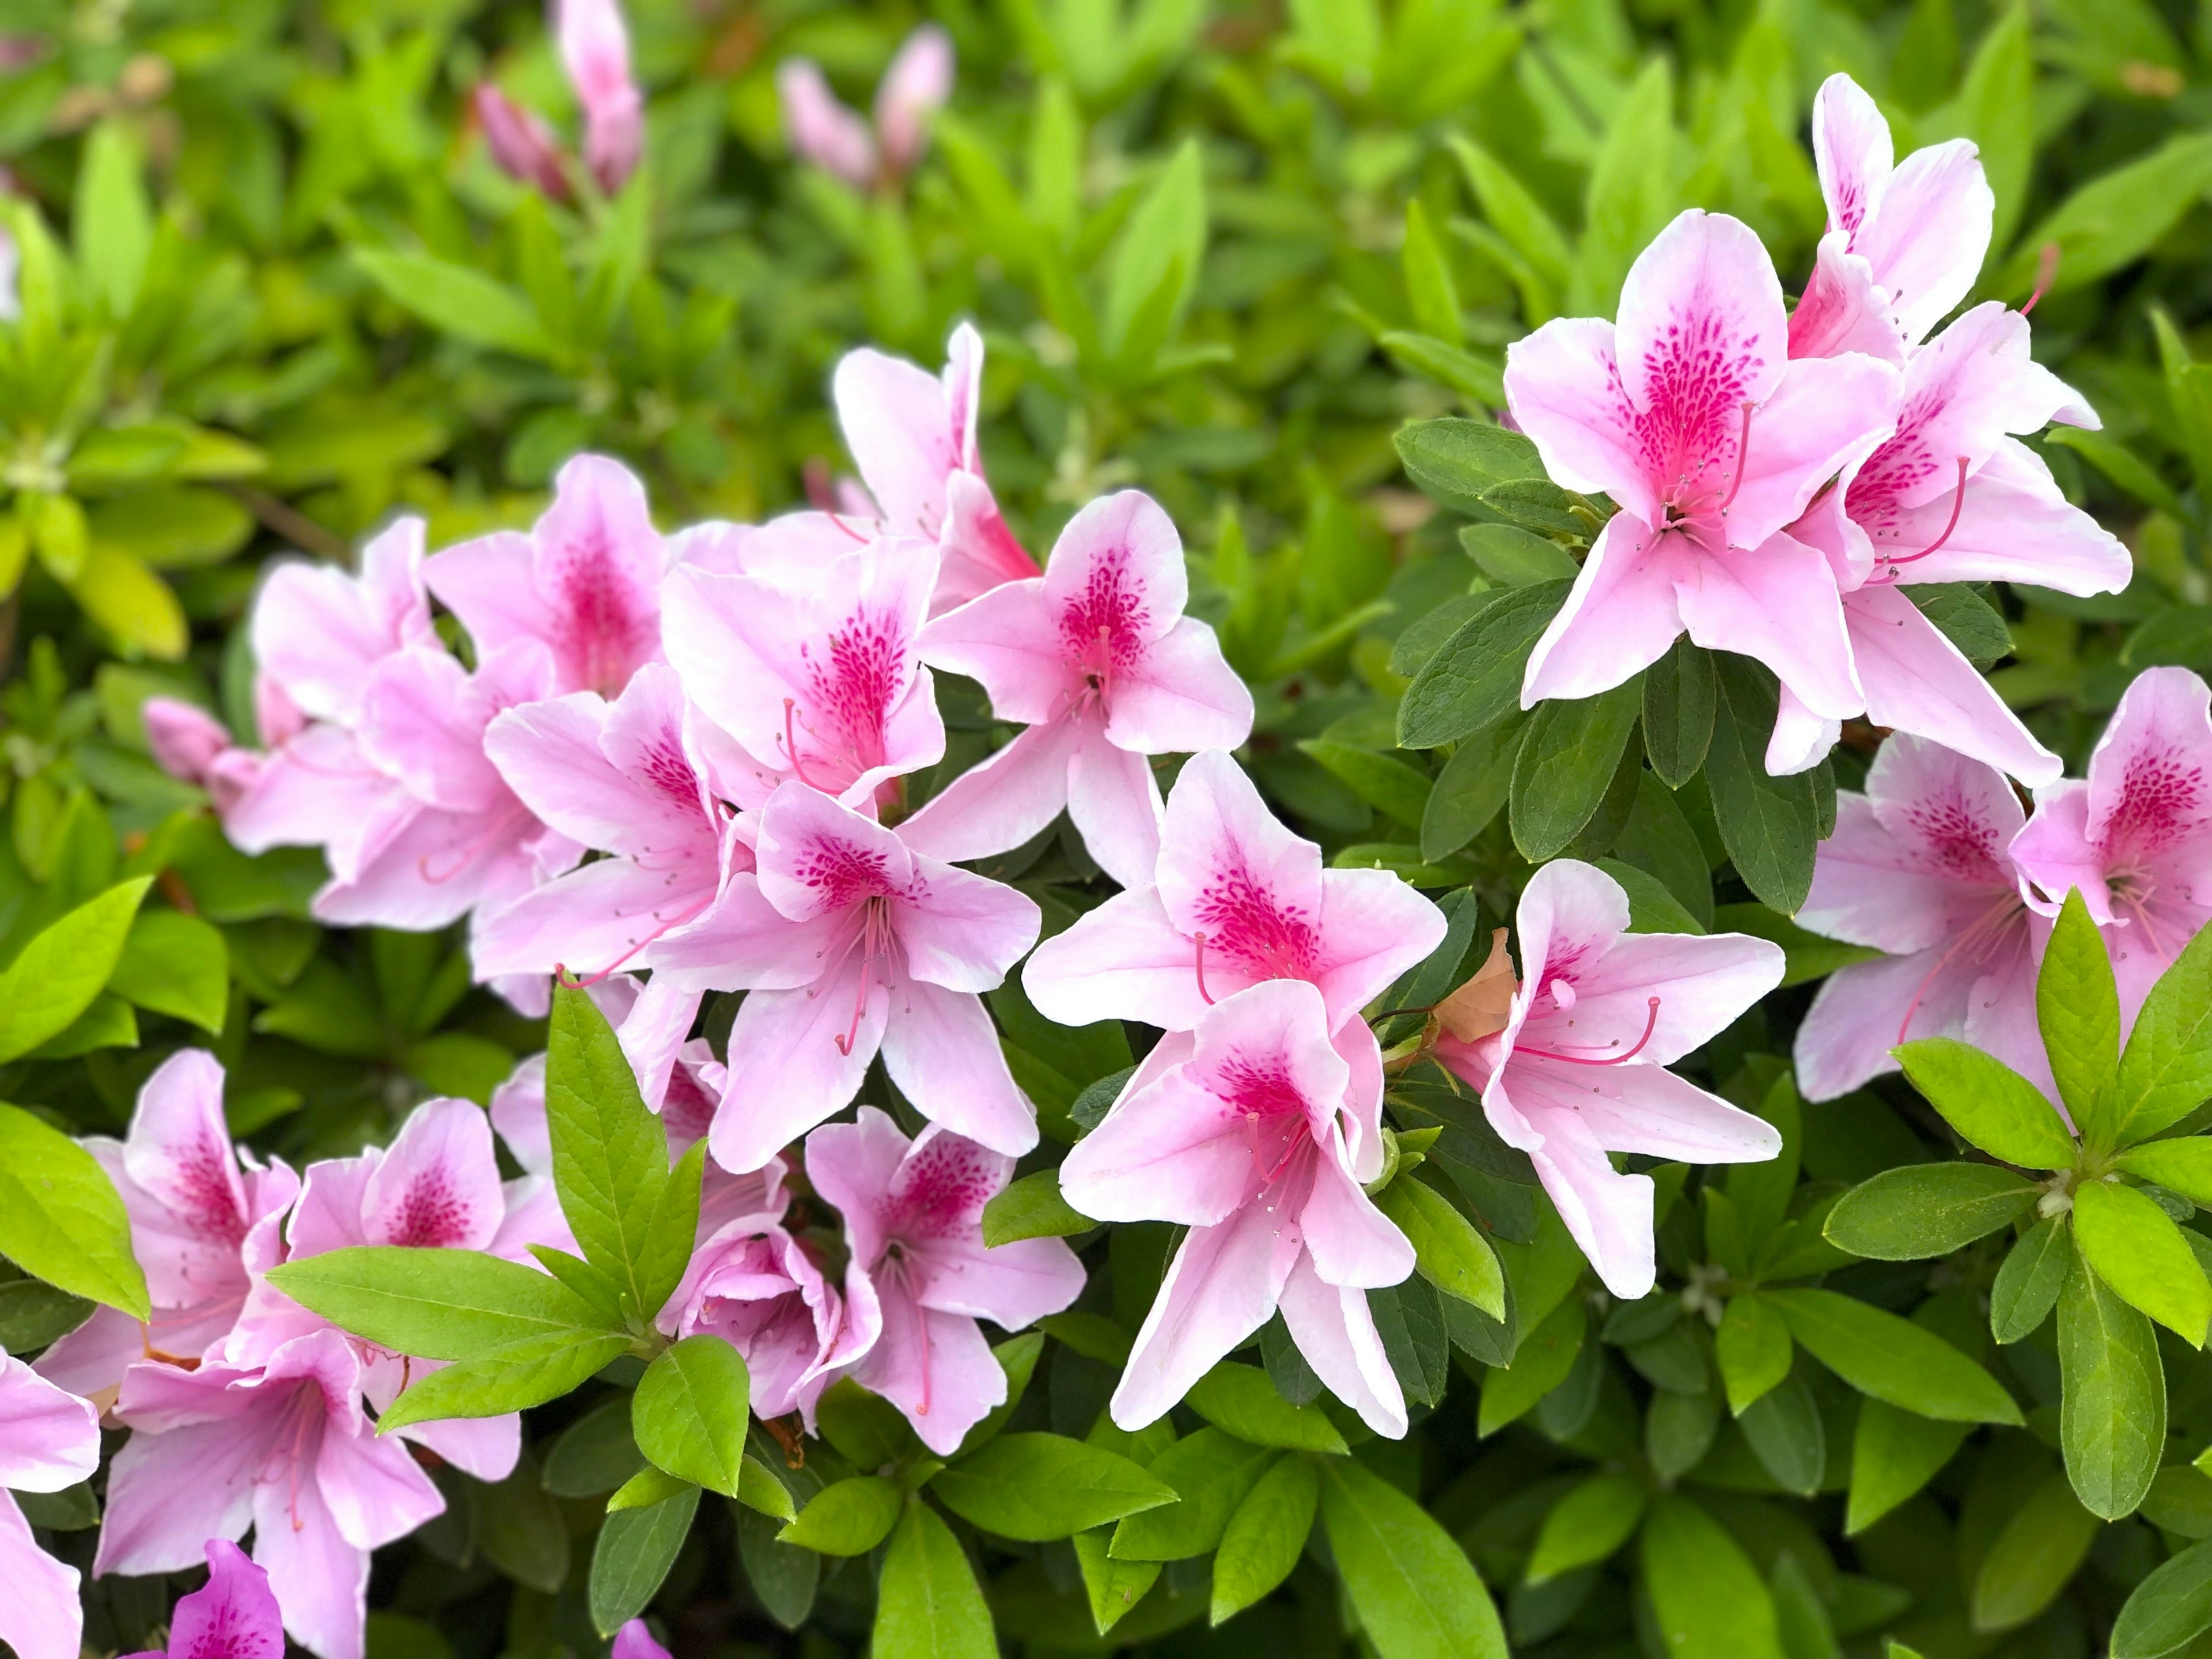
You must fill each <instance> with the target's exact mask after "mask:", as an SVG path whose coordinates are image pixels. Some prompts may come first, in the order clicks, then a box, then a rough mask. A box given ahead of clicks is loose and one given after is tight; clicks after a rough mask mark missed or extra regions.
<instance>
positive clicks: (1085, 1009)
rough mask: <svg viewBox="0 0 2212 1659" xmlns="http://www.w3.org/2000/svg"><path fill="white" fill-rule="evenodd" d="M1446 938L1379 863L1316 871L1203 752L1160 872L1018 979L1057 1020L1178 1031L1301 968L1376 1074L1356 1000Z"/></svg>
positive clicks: (1174, 816) (1343, 1041)
mask: <svg viewBox="0 0 2212 1659" xmlns="http://www.w3.org/2000/svg"><path fill="white" fill-rule="evenodd" d="M1443 936H1444V918H1443V913H1442V912H1441V911H1439V910H1438V909H1437V907H1436V906H1435V905H1433V904H1431V903H1430V902H1429V901H1428V900H1426V899H1425V898H1423V897H1422V896H1420V895H1419V893H1417V892H1415V891H1414V890H1413V888H1411V887H1409V886H1407V884H1405V883H1404V882H1402V881H1401V880H1399V879H1398V878H1397V877H1396V876H1395V875H1392V874H1391V873H1390V872H1388V871H1384V870H1326V869H1323V868H1322V856H1321V848H1318V847H1316V846H1315V845H1314V843H1313V842H1310V841H1303V840H1301V839H1299V838H1298V837H1297V836H1294V835H1292V834H1291V832H1290V831H1289V830H1288V829H1285V828H1284V827H1283V826H1282V825H1281V824H1280V823H1277V822H1276V820H1275V819H1274V817H1273V816H1271V815H1270V814H1269V812H1268V811H1267V806H1266V805H1265V804H1263V803H1262V802H1261V799H1260V792H1259V791H1258V790H1256V789H1255V788H1254V787H1252V783H1251V781H1250V780H1249V778H1247V777H1246V776H1245V775H1244V774H1243V772H1242V771H1240V770H1239V769H1237V763H1236V762H1235V761H1233V760H1231V758H1230V757H1228V756H1227V755H1225V754H1222V753H1220V752H1219V751H1218V750H1212V751H1209V752H1207V753H1204V754H1199V755H1194V756H1193V757H1191V758H1190V760H1189V762H1188V763H1186V764H1185V766H1184V767H1183V769H1182V775H1181V776H1180V777H1178V778H1177V779H1176V786H1175V788H1174V789H1173V790H1172V791H1170V793H1169V795H1168V802H1167V814H1166V817H1165V819H1164V823H1163V826H1162V829H1161V833H1160V856H1159V863H1158V867H1157V870H1156V871H1155V873H1154V878H1153V884H1152V885H1151V886H1148V887H1140V888H1133V889H1132V890H1129V891H1127V892H1124V893H1117V894H1115V896H1113V897H1112V898H1110V899H1109V900H1107V901H1106V902H1105V903H1103V904H1102V905H1100V906H1099V907H1098V908H1097V909H1095V910H1093V911H1091V912H1090V914H1088V915H1085V916H1084V917H1083V918H1082V919H1081V920H1080V921H1077V923H1076V924H1075V925H1074V926H1073V927H1070V928H1069V929H1068V930H1067V931H1066V933H1058V934H1055V935H1054V936H1053V937H1052V938H1051V939H1047V940H1046V941H1045V942H1044V943H1043V944H1042V945H1039V946H1038V947H1037V948H1036V952H1035V953H1034V954H1033V955H1032V956H1031V957H1030V960H1029V963H1028V965H1027V966H1026V967H1024V969H1023V970H1022V983H1023V985H1024V987H1025V988H1026V989H1027V990H1028V992H1029V995H1030V1001H1031V1002H1033V1003H1035V1004H1036V1008H1037V1011H1038V1012H1040V1013H1042V1014H1043V1015H1044V1017H1045V1018H1048V1019H1053V1020H1057V1021H1059V1022H1060V1024H1063V1025H1085V1024H1090V1023H1091V1022H1092V1021H1094V1020H1099V1019H1115V1018H1119V1019H1136V1020H1142V1021H1144V1022H1145V1023H1146V1024H1148V1025H1157V1026H1159V1027H1161V1028H1162V1029H1163V1030H1167V1031H1170V1032H1177V1031H1188V1030H1193V1029H1194V1028H1195V1027H1196V1026H1197V1025H1198V1024H1199V1022H1200V1019H1201V1018H1204V1017H1205V1015H1206V1010H1207V1009H1208V1008H1209V1007H1211V1006H1215V1005H1217V1004H1218V1003H1221V1002H1223V1001H1225V1000H1227V999H1228V998H1230V997H1231V996H1233V995H1235V994H1237V992H1239V991H1241V990H1243V989H1244V988H1245V987H1247V986H1250V985H1256V984H1259V983H1261V981H1266V980H1274V979H1292V980H1306V981H1310V982H1311V983H1312V984H1314V985H1315V986H1316V987H1319V989H1320V992H1321V995H1322V1005H1323V1006H1324V1007H1325V1008H1326V1009H1327V1010H1328V1022H1329V1028H1330V1030H1332V1031H1334V1033H1335V1034H1336V1037H1335V1040H1336V1042H1338V1043H1339V1044H1340V1046H1342V1047H1343V1048H1346V1050H1348V1051H1349V1052H1348V1053H1347V1054H1346V1059H1347V1060H1348V1061H1349V1062H1350V1063H1352V1065H1353V1066H1354V1067H1355V1069H1357V1070H1362V1071H1364V1070H1367V1069H1372V1070H1373V1071H1374V1072H1375V1073H1376V1076H1377V1077H1378V1078H1379V1077H1380V1075H1381V1065H1382V1061H1381V1058H1380V1055H1379V1054H1378V1052H1377V1050H1376V1044H1375V1038H1374V1035H1373V1033H1372V1032H1371V1031H1370V1030H1369V1029H1368V1027H1367V1024H1366V1022H1365V1021H1364V1020H1362V1019H1361V1018H1359V1011H1360V1010H1361V1009H1362V1008H1364V1007H1365V1006H1367V1004H1368V1003H1370V1002H1371V1001H1373V1000H1375V998H1376V996H1378V995H1380V994H1382V992H1383V989H1384V988H1385V987H1388V986H1389V983H1390V982H1391V981H1393V980H1395V979H1396V978H1397V977H1398V975H1400V974H1401V973H1403V972H1405V970H1406V969H1408V968H1410V967H1412V966H1413V964H1414V963H1417V962H1419V961H1420V960H1421V959H1422V958H1423V957H1425V956H1427V955H1428V954H1429V953H1430V952H1431V951H1433V950H1435V949H1436V948H1437V945H1439V944H1441V943H1442V942H1443ZM1380 1129H1381V1123H1380V1120H1379V1117H1378V1118H1376V1119H1375V1120H1373V1121H1368V1122H1366V1123H1364V1124H1362V1125H1359V1126H1357V1127H1356V1128H1355V1130H1354V1131H1352V1132H1348V1133H1347V1139H1349V1140H1350V1142H1351V1146H1352V1165H1353V1170H1354V1172H1355V1173H1356V1174H1357V1175H1358V1177H1359V1179H1361V1180H1362V1181H1371V1180H1373V1179H1374V1178H1375V1176H1376V1175H1378V1174H1379V1173H1381V1170H1382V1167H1383V1145H1382V1139H1381V1135H1380Z"/></svg>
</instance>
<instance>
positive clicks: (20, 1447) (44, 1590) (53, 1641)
mask: <svg viewBox="0 0 2212 1659" xmlns="http://www.w3.org/2000/svg"><path fill="white" fill-rule="evenodd" d="M99 1467H100V1414H99V1413H97V1412H95V1411H94V1410H93V1408H92V1406H91V1404H90V1402H88V1401H83V1400H80V1399H78V1398H77V1397H76V1395H74V1394H71V1393H70V1392H69V1391H67V1390H66V1389H58V1388H56V1387H55V1386H54V1385H53V1384H52V1383H49V1382H48V1381H46V1378H44V1377H42V1376H40V1375H38V1373H37V1372H35V1371H33V1370H32V1369H31V1368H30V1367H29V1366H28V1365H26V1364H24V1363H23V1362H22V1361H21V1360H20V1359H11V1358H9V1357H8V1356H7V1355H6V1354H4V1353H0V1589H4V1590H5V1594H0V1642H5V1643H6V1644H8V1645H9V1647H11V1648H13V1649H14V1650H15V1653H16V1655H17V1656H18V1659H77V1650H78V1646H79V1644H80V1643H81V1642H82V1638H83V1634H84V1610H83V1606H82V1603H81V1602H80V1601H78V1600H77V1588H76V1587H77V1573H76V1568H75V1567H66V1566H64V1565H62V1564H61V1563H60V1562H58V1561H57V1560H55V1559H54V1558H53V1557H52V1556H51V1555H48V1554H47V1553H46V1552H45V1551H44V1550H42V1549H40V1547H39V1546H38V1544H37V1542H36V1541H34V1540H33V1538H32V1536H31V1528H30V1523H29V1522H27V1521H25V1520H24V1519H23V1512H22V1510H19V1509H17V1508H16V1507H15V1499H14V1498H11V1497H9V1491H10V1490H11V1489H12V1490H13V1491H15V1492H60V1491H61V1490H63V1489H64V1487H67V1486H75V1485H76V1484H77V1482H78V1481H80V1480H90V1479H91V1478H92V1474H93V1471H94V1470H95V1469H97V1468H99Z"/></svg>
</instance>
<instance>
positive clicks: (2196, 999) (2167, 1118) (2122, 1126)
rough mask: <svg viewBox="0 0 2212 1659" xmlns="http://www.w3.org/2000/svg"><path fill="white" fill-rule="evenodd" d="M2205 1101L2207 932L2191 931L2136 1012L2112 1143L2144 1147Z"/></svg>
mask: <svg viewBox="0 0 2212 1659" xmlns="http://www.w3.org/2000/svg"><path fill="white" fill-rule="evenodd" d="M2208 1098H2212V927H2203V928H2199V929H2198V930H2197V934H2196V936H2195V937H2194V938H2192V939H2191V940H2190V941H2189V943H2188V944H2187V945H2185V946H2184V947H2183V949H2182V952H2181V954H2180V955H2179V957H2175V958H2174V962H2173V965H2172V967H2170V968H2168V969H2166V971H2165V972H2164V973H2163V974H2161V975H2159V979H2158V983H2157V984H2155V985H2154V986H2152V987H2150V994H2149V995H2148V996H2147V997H2145V998H2144V999H2143V1006H2142V1012H2141V1013H2139V1014H2137V1015H2136V1024H2135V1030H2133V1031H2131V1032H2130V1033H2129V1036H2128V1046H2127V1049H2126V1052H2124V1054H2121V1056H2120V1078H2119V1087H2118V1091H2116V1094H2115V1097H2114V1109H2113V1113H2112V1118H2113V1122H2112V1138H2113V1139H2114V1140H2115V1141H2116V1142H2117V1143H2118V1145H2120V1146H2127V1145H2129V1144H2130V1143H2131V1142H2134V1141H2138V1140H2142V1139H2147V1138H2148V1137H2149V1136H2151V1135H2154V1134H2156V1133H2159V1132H2160V1130H2161V1129H2167V1128H2171V1127H2172V1126H2173V1125H2175V1124H2176V1123H2179V1121H2181V1120H2182V1119H2183V1118H2185V1117H2186V1116H2188V1115H2189V1114H2190V1113H2191V1112H2193V1111H2195V1110H2196V1109H2197V1107H2198V1106H2199V1105H2201V1104H2202V1103H2203V1102H2204V1101H2205V1100H2206V1099H2208ZM2168 1144H2170V1145H2185V1144H2187V1143H2168ZM2148 1179H2152V1180H2157V1179H2158V1177H2157V1176H2150V1177H2148ZM2161 1184H2162V1185H2166V1186H2172V1184H2173V1183H2172V1182H2161ZM2174 1190H2175V1191H2177V1192H2180V1191H2184V1190H2185V1189H2184V1188H2179V1187H2177V1188H2174Z"/></svg>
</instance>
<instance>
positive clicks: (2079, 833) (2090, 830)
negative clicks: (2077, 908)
mask: <svg viewBox="0 0 2212 1659" xmlns="http://www.w3.org/2000/svg"><path fill="white" fill-rule="evenodd" d="M2012 855H2013V860H2014V862H2015V864H2017V865H2018V866H2019V867H2020V872H2021V876H2022V877H2023V878H2024V879H2025V884H2024V886H2023V887H2022V891H2023V892H2024V893H2025V894H2026V895H2027V902H2028V903H2029V904H2030V905H2031V906H2032V907H2033V908H2034V909H2035V910H2036V911H2037V912H2038V913H2039V914H2040V915H2045V916H2056V915H2057V914H2058V911H2059V908H2060V907H2061V906H2062V905H2063V903H2064V902H2065V899H2066V895H2067V893H2068V892H2069V890H2072V889H2075V888H2079V889H2080V890H2081V897H2082V901H2083V902H2085V903H2086V904H2087V906H2088V908H2089V915H2090V916H2091V917H2092V918H2093V920H2094V921H2096V923H2097V924H2098V926H2099V927H2100V929H2101V930H2102V931H2103V933H2104V936H2105V943H2106V947H2107V948H2108V949H2109V950H2110V951H2111V953H2112V974H2113V977H2114V978H2115V979H2116V980H2117V981H2118V983H2119V992H2120V1012H2121V1017H2122V1018H2123V1020H2124V1022H2125V1023H2126V1024H2130V1025H2132V1024H2134V1021H2135V1016H2136V1011H2137V1010H2138V1009H2140V1008H2141V1007H2142V1002H2143V999H2144V998H2145V997H2146V996H2148V995H2149V994H2150V987H2152V986H2153V985H2154V984H2155V983H2156V982H2157V981H2158V977H2159V975H2161V974H2163V973H2164V972H2165V971H2166V969H2167V968H2169V967H2171V966H2172V963H2173V959H2174V958H2175V957H2177V956H2179V954H2180V953H2181V949H2182V947H2183V946H2184V945H2187V944H2188V943H2189V941H2190V940H2191V939H2193V938H2194V937H2196V934H2197V930H2198V929H2199V928H2201V927H2203V926H2204V924H2205V923H2206V922H2207V921H2212V690H2207V688H2206V686H2205V684H2204V682H2203V680H2202V679H2200V678H2197V676H2196V675H2195V674H2193V673H2191V672H2190V671H2189V670H2187V669H2185V668H2147V669H2145V670H2144V671H2142V673H2140V674H2138V675H2136V678H2135V683H2134V684H2131V685H2130V686H2129V687H2128V689H2127V693H2126V695H2125V696H2123V697H2121V699H2120V706H2119V707H2118V708H2116V709H2114V710H2113V711H2112V720H2111V721H2110V722H2109V723H2108V724H2107V725H2106V727H2105V734H2104V736H2102V737H2101V738H2098V739H2097V746H2096V748H2095V749H2094V750H2091V751H2090V755H2089V776H2088V779H2087V781H2071V780H2069V781H2065V782H2063V783H2054V784H2051V786H2050V787H2047V788H2043V789H2039V790H2037V791H2036V792H2035V814H2034V816H2033V817H2031V818H2030V819H2029V820H2028V822H2027V828H2025V829H2022V830H2021V832H2020V834H2019V836H2017V837H2015V840H2014V842H2013V843H2012Z"/></svg>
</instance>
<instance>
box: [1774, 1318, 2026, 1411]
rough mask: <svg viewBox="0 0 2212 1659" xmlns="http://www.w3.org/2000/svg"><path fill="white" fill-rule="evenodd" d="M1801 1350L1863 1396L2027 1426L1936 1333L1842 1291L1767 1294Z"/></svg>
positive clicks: (1991, 1380) (2000, 1392)
mask: <svg viewBox="0 0 2212 1659" xmlns="http://www.w3.org/2000/svg"><path fill="white" fill-rule="evenodd" d="M1761 1295H1763V1296H1764V1297H1766V1299H1768V1300H1769V1301H1771V1302H1772V1303H1773V1304H1774V1305H1775V1306H1776V1307H1777V1308H1778V1310H1780V1311H1781V1314H1782V1316H1783V1318H1784V1320H1786V1321H1788V1322H1789V1325H1790V1335H1791V1336H1793V1337H1795V1338H1796V1340H1797V1342H1798V1345H1799V1346H1801V1347H1802V1348H1804V1349H1805V1350H1806V1351H1807V1352H1809V1353H1811V1354H1812V1356H1813V1357H1814V1358H1815V1359H1817V1360H1819V1361H1820V1363H1821V1364H1823V1365H1826V1367H1827V1368H1828V1369H1829V1370H1832V1371H1833V1372H1835V1374H1836V1375H1837V1376H1840V1377H1842V1378H1843V1379H1844V1382H1846V1383H1850V1385H1851V1387H1853V1388H1855V1389H1857V1390H1858V1391H1859V1392H1860V1393H1861V1394H1866V1395H1873V1396H1874V1397H1875V1399H1877V1400H1885V1401H1888V1402H1889V1403H1890V1404H1891V1405H1893V1406H1901V1407H1904V1408H1905V1410H1906V1411H1910V1412H1917V1413H1919V1414H1920V1415H1921V1416H1923V1417H1936V1418H1942V1419H1945V1420H1946V1421H1948V1422H1954V1423H2008V1424H2013V1425H2018V1424H2019V1422H2020V1421H2021V1415H2020V1407H2017V1406H2015V1404H2014V1403H2013V1401H2012V1396H2011V1395H2008V1394H2007V1393H2006V1392H2005V1391H2004V1389H2002V1388H2001V1387H2000V1386H1999V1385H1998V1383H1997V1381H1996V1378H1995V1377H1993V1376H1990V1374H1989V1373H1988V1372H1987V1371H1985V1370H1983V1369H1982V1368H1981V1367H1980V1366H1979V1365H1977V1364H1975V1363H1974V1362H1973V1361H1972V1360H1971V1359H1969V1358H1966V1355H1964V1354H1962V1353H1960V1352H1959V1351H1958V1350H1957V1349H1956V1348H1954V1347H1953V1346H1951V1345H1950V1344H1949V1343H1948V1342H1946V1341H1945V1340H1943V1339H1942V1337H1940V1336H1937V1335H1936V1334H1934V1333H1933V1332H1930V1331H1927V1330H1924V1329H1923V1328H1921V1327H1919V1326H1917V1325H1916V1324H1913V1323H1912V1322H1911V1321H1910V1320H1905V1319H1899V1317H1898V1316H1896V1315H1895V1314H1893V1313H1884V1312H1883V1311H1882V1310H1881V1309H1879V1308H1876V1307H1874V1306H1872V1305H1870V1304H1868V1303H1864V1302H1861V1301H1859V1300H1857V1298H1856V1297H1848V1296H1844V1295H1842V1294H1841V1293H1839V1292H1838V1291H1812V1290H1777V1291H1762V1292H1761Z"/></svg>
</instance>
